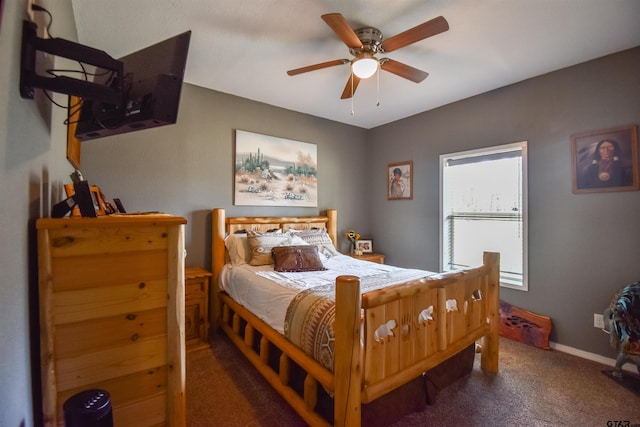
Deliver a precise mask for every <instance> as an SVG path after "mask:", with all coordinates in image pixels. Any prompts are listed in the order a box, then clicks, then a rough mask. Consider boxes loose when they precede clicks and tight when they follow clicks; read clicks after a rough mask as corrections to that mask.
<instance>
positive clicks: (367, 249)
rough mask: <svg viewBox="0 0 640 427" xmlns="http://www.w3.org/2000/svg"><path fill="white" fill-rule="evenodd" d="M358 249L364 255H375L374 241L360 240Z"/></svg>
mask: <svg viewBox="0 0 640 427" xmlns="http://www.w3.org/2000/svg"><path fill="white" fill-rule="evenodd" d="M356 249H357V250H359V251H361V252H362V253H363V254H370V253H373V239H359V240H358V244H357V245H356Z"/></svg>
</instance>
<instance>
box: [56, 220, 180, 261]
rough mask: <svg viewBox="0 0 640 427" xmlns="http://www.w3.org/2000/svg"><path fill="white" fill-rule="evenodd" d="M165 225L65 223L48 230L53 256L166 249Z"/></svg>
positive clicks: (166, 233)
mask: <svg viewBox="0 0 640 427" xmlns="http://www.w3.org/2000/svg"><path fill="white" fill-rule="evenodd" d="M167 237H168V230H167V227H166V226H149V225H147V226H139V225H136V226H135V227H127V226H121V227H118V226H114V227H67V228H59V229H51V230H49V239H50V247H51V254H52V256H53V257H68V256H77V255H92V254H95V255H99V256H102V255H105V254H109V253H114V252H138V251H149V250H161V251H165V250H166V249H167Z"/></svg>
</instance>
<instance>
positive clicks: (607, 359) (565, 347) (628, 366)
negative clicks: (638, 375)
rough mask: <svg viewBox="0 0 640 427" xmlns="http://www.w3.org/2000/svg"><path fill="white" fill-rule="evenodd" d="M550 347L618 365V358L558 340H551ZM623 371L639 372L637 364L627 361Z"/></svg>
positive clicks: (606, 363) (604, 363)
mask: <svg viewBox="0 0 640 427" xmlns="http://www.w3.org/2000/svg"><path fill="white" fill-rule="evenodd" d="M549 347H551V348H552V349H553V350H557V351H561V352H563V353H568V354H572V355H574V356H578V357H581V358H583V359H587V360H591V361H593V362H598V363H602V364H603V365H607V366H611V367H614V366H615V365H616V360H615V359H612V358H610V357H604V356H601V355H599V354H595V353H589V352H588V351H584V350H579V349H577V348H573V347H569V346H568V345H563V344H558V343H556V342H553V341H550V342H549ZM622 370H623V371H629V372H638V371H637V370H636V368H635V365H633V364H632V363H625V364H624V365H623V366H622Z"/></svg>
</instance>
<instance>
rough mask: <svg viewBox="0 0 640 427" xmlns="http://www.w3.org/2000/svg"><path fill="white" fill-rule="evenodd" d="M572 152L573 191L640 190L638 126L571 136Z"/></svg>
mask: <svg viewBox="0 0 640 427" xmlns="http://www.w3.org/2000/svg"><path fill="white" fill-rule="evenodd" d="M571 153H572V161H573V192H574V193H576V194H578V193H595V192H602V191H632V190H638V189H640V182H639V180H638V127H637V126H636V125H632V126H625V127H619V128H613V129H605V130H601V131H595V132H583V133H578V134H575V135H572V136H571Z"/></svg>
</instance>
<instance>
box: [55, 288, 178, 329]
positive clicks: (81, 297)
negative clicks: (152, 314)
mask: <svg viewBox="0 0 640 427" xmlns="http://www.w3.org/2000/svg"><path fill="white" fill-rule="evenodd" d="M166 306H167V281H166V278H165V279H164V280H157V281H146V282H140V283H130V284H124V285H119V286H109V287H101V288H93V289H81V290H77V291H67V292H58V293H56V294H54V295H53V310H54V311H53V322H54V324H63V323H72V322H82V321H85V320H89V319H98V318H101V317H111V316H115V315H118V314H128V313H132V312H137V311H144V310H151V309H154V308H159V307H166Z"/></svg>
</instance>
